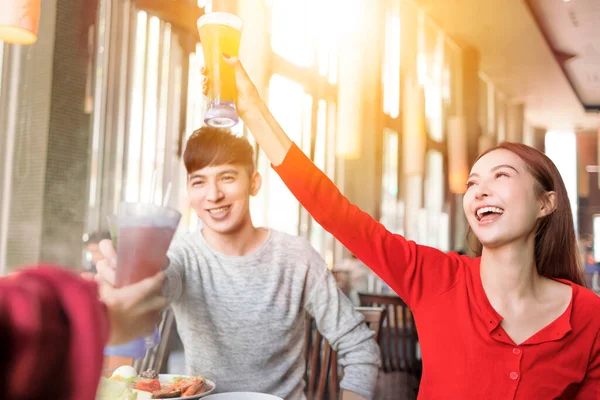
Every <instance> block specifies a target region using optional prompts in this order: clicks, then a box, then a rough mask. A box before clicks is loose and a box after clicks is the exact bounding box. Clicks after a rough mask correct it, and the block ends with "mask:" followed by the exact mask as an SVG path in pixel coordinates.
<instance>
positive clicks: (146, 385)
mask: <svg viewBox="0 0 600 400" xmlns="http://www.w3.org/2000/svg"><path fill="white" fill-rule="evenodd" d="M135 388H136V389H137V390H143V391H144V392H151V393H153V392H156V391H157V390H161V389H162V387H161V386H160V382H159V381H158V379H140V380H139V381H137V382H136V383H135Z"/></svg>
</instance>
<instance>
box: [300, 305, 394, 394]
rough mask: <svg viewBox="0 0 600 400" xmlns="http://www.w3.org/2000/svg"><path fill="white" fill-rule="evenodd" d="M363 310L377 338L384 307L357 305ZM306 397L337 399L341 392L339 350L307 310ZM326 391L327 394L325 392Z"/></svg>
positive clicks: (383, 315)
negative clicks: (322, 333)
mask: <svg viewBox="0 0 600 400" xmlns="http://www.w3.org/2000/svg"><path fill="white" fill-rule="evenodd" d="M356 310H357V311H359V312H360V313H362V314H363V316H364V317H365V323H366V324H367V326H368V327H369V328H370V329H372V330H373V331H374V332H375V340H378V338H379V332H380V331H381V326H382V324H383V320H384V318H385V314H386V311H385V309H384V308H382V307H356ZM306 338H307V340H306V349H305V353H304V355H305V359H306V375H307V378H306V383H307V385H306V397H307V400H322V399H331V400H335V399H337V398H338V395H339V381H340V378H339V371H338V363H337V352H336V351H335V350H333V349H332V348H331V346H330V345H329V343H328V342H327V340H325V338H324V337H323V335H321V333H320V332H319V331H318V329H317V328H316V324H315V321H314V319H313V318H312V317H311V316H310V315H309V314H306ZM326 394H327V395H326Z"/></svg>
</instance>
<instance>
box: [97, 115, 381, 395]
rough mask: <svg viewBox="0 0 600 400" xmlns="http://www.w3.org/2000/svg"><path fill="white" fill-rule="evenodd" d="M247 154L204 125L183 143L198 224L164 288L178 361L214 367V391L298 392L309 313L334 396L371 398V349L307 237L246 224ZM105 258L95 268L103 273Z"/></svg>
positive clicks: (374, 367)
mask: <svg viewBox="0 0 600 400" xmlns="http://www.w3.org/2000/svg"><path fill="white" fill-rule="evenodd" d="M253 155H254V152H253V149H252V146H251V145H250V143H249V142H248V141H247V140H246V139H244V138H240V137H236V136H235V135H233V134H232V133H230V132H229V131H225V130H219V129H214V128H209V127H204V128H201V129H199V130H198V131H196V132H194V134H193V135H192V136H191V137H190V139H189V141H188V143H187V147H186V149H185V153H184V163H185V167H186V169H187V172H188V195H189V200H190V203H191V206H192V208H193V209H194V211H195V212H196V213H197V214H198V216H199V217H200V219H201V220H202V222H203V228H202V231H201V232H200V233H194V234H188V235H185V236H183V237H181V238H178V239H176V240H175V241H174V243H173V245H172V246H171V249H170V250H169V253H168V257H169V260H170V265H169V267H168V268H167V270H166V275H167V284H166V286H165V292H166V294H167V297H168V298H169V299H170V300H171V301H172V307H173V311H174V313H175V318H176V321H177V328H178V331H179V335H180V336H181V339H182V342H183V345H184V349H185V359H186V370H187V371H188V373H190V374H210V375H212V376H214V377H215V379H216V382H217V390H218V391H219V392H232V391H257V392H263V393H271V394H274V395H277V396H280V397H282V398H284V399H303V398H304V394H303V388H304V372H305V360H304V348H305V344H306V343H305V334H304V333H305V313H306V312H308V313H309V314H311V315H312V316H313V317H314V318H315V320H316V323H317V327H318V329H319V331H320V332H321V333H322V334H323V336H324V337H325V338H327V340H328V341H329V343H331V345H332V346H333V348H334V349H335V350H337V351H338V357H339V364H340V365H341V366H342V367H344V377H343V379H342V381H341V383H340V386H341V388H342V390H343V394H342V398H372V397H373V391H374V387H375V381H376V378H377V371H378V365H379V362H380V360H379V349H378V347H377V344H376V343H375V341H374V340H373V333H372V332H371V331H370V330H369V328H368V327H367V326H366V325H365V324H364V322H363V318H362V315H361V314H360V313H358V312H356V311H355V310H354V307H353V305H352V303H351V302H350V300H349V299H348V298H347V297H346V296H344V295H343V294H342V292H341V291H340V290H339V289H338V288H337V285H336V282H335V280H334V279H333V276H332V275H331V273H330V272H329V270H328V269H327V267H326V266H325V262H324V261H323V259H322V258H321V257H320V256H319V254H318V253H317V252H316V251H315V250H314V249H313V248H312V247H311V245H310V244H309V242H308V241H307V240H305V239H303V238H300V237H297V236H292V235H288V234H285V233H282V232H278V231H275V230H272V229H268V228H261V227H255V226H254V225H253V223H252V218H251V216H250V197H251V196H254V195H256V194H257V193H258V191H259V189H260V186H261V177H260V174H259V173H258V172H257V171H255V168H254V162H253V158H254V156H253ZM102 247H103V249H104V248H106V247H110V246H106V245H104V246H102ZM111 251H112V248H110V249H108V250H106V252H105V255H106V254H108V255H109V256H113V255H114V253H110V252H111ZM103 264H104V263H103V262H101V263H100V264H99V266H98V271H99V273H100V274H101V275H103V276H107V277H108V279H111V277H110V274H111V272H110V271H109V272H108V273H107V272H106V270H107V269H109V268H110V267H109V268H106V265H103Z"/></svg>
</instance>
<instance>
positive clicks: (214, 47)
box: [198, 12, 243, 128]
mask: <svg viewBox="0 0 600 400" xmlns="http://www.w3.org/2000/svg"><path fill="white" fill-rule="evenodd" d="M242 25H243V23H242V20H241V19H240V18H239V17H237V16H235V15H233V14H229V13H223V12H213V13H208V14H204V15H203V16H202V17H200V18H199V19H198V32H199V34H200V42H201V43H202V51H203V53H204V65H205V66H206V70H207V73H208V79H209V80H210V81H211V83H212V84H211V88H210V90H209V92H208V93H207V94H208V101H209V106H208V110H207V111H206V114H205V116H204V123H206V124H207V125H208V126H213V127H217V128H230V127H232V126H234V125H235V124H237V123H238V121H239V117H238V113H237V108H236V107H237V106H236V100H237V88H236V83H235V73H234V69H233V66H231V65H229V64H228V63H226V62H225V60H224V59H223V54H227V55H228V56H230V57H237V56H238V51H239V48H240V40H241V38H242Z"/></svg>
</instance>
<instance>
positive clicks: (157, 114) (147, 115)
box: [125, 11, 181, 203]
mask: <svg viewBox="0 0 600 400" xmlns="http://www.w3.org/2000/svg"><path fill="white" fill-rule="evenodd" d="M172 41H173V35H172V33H171V26H170V24H167V23H164V22H162V21H161V20H160V19H158V17H155V16H149V15H148V14H147V13H146V12H144V11H138V12H137V15H136V30H135V42H134V60H133V84H132V88H131V108H130V118H129V135H128V138H127V139H128V141H127V162H126V165H125V173H126V175H125V176H126V180H125V182H126V184H125V200H126V201H143V202H150V201H152V202H155V203H160V202H162V201H163V194H164V190H165V189H166V186H167V185H168V182H169V181H170V180H171V179H172V177H171V176H170V172H171V171H170V166H168V165H166V162H167V158H166V156H167V143H168V144H169V145H172V144H173V143H174V142H175V141H176V138H177V136H176V135H178V133H179V129H178V119H179V118H178V116H179V110H178V109H176V110H174V109H170V108H169V104H170V101H169V100H172V99H170V91H172V90H173V88H174V87H175V86H176V85H177V83H179V80H177V81H175V82H172V81H171V74H172V71H171V68H172V66H171V60H172V58H173V56H174V54H172V53H173V52H172ZM176 58H177V57H176ZM174 70H175V71H174V72H175V73H178V74H179V75H180V74H181V68H180V67H179V68H174ZM174 116H177V117H176V118H174ZM169 122H170V123H171V126H169ZM173 124H176V126H173ZM173 128H175V129H173ZM167 139H168V140H167ZM169 153H170V152H169Z"/></svg>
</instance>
